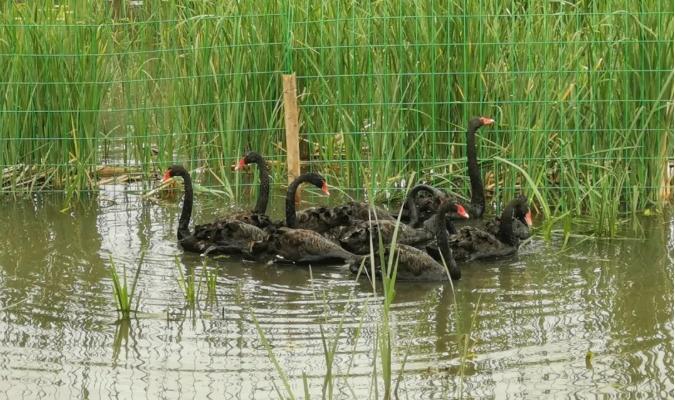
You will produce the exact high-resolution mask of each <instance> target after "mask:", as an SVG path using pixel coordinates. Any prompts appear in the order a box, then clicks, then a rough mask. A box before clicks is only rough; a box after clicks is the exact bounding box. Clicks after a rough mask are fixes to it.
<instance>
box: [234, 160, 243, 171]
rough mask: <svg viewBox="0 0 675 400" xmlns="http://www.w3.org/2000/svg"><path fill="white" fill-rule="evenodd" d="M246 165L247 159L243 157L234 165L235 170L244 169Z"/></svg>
mask: <svg viewBox="0 0 675 400" xmlns="http://www.w3.org/2000/svg"><path fill="white" fill-rule="evenodd" d="M245 166H246V160H244V159H243V158H242V159H241V160H239V161H238V162H237V165H235V166H234V170H235V171H239V170H242V169H244V167H245Z"/></svg>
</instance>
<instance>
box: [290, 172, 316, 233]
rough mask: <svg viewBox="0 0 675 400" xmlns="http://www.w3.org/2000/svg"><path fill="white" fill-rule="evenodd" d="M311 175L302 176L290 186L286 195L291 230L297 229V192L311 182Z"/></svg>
mask: <svg viewBox="0 0 675 400" xmlns="http://www.w3.org/2000/svg"><path fill="white" fill-rule="evenodd" d="M311 175H312V174H311V173H306V174H302V175H300V176H298V177H297V178H295V180H294V181H293V182H291V184H290V185H288V192H287V193H286V226H287V227H289V228H295V227H296V219H295V192H297V191H298V186H300V184H302V183H304V182H310V181H311Z"/></svg>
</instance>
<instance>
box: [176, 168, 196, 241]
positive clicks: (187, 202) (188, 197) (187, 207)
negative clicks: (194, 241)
mask: <svg viewBox="0 0 675 400" xmlns="http://www.w3.org/2000/svg"><path fill="white" fill-rule="evenodd" d="M178 176H180V177H181V178H183V188H184V192H185V194H184V197H183V210H182V211H181V213H180V218H179V219H178V240H179V241H180V240H183V239H185V238H187V237H188V236H191V235H192V234H191V233H190V218H191V217H192V202H193V197H194V195H193V194H192V179H191V178H190V174H189V173H188V172H187V171H181V172H180V173H179V174H178Z"/></svg>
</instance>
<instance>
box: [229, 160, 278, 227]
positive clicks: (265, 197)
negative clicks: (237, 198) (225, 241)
mask: <svg viewBox="0 0 675 400" xmlns="http://www.w3.org/2000/svg"><path fill="white" fill-rule="evenodd" d="M249 164H256V165H257V166H258V180H259V181H260V189H259V192H258V199H257V200H256V203H255V208H254V209H253V211H250V212H246V211H244V212H240V213H236V214H234V215H232V216H230V217H228V219H236V220H239V221H243V222H246V223H248V224H251V225H255V226H257V227H258V228H268V227H270V226H271V225H273V224H272V221H271V220H270V218H269V217H268V216H267V204H268V203H269V198H270V169H269V166H268V165H267V162H266V161H265V158H264V157H263V156H261V155H260V154H258V153H256V152H255V151H249V152H248V153H246V154H245V155H244V157H243V158H242V159H241V160H239V162H237V165H236V166H235V167H234V170H235V171H240V170H242V169H244V167H246V166H247V165H249Z"/></svg>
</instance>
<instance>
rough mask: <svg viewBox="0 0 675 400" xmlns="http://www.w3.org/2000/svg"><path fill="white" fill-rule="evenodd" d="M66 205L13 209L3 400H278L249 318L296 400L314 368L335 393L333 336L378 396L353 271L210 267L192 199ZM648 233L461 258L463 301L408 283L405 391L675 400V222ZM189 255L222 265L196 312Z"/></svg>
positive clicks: (4, 274)
mask: <svg viewBox="0 0 675 400" xmlns="http://www.w3.org/2000/svg"><path fill="white" fill-rule="evenodd" d="M277 200H278V199H275V201H276V202H278V201H277ZM196 201H197V208H198V210H197V211H199V204H200V203H199V202H200V198H199V197H197V200H196ZM61 206H62V199H60V198H58V197H55V196H37V197H35V198H33V199H27V200H18V201H16V202H14V201H10V200H9V199H7V198H5V207H4V212H3V213H2V215H1V216H0V221H1V222H0V309H2V311H0V334H1V336H0V365H2V368H0V399H18V398H49V399H52V398H64V399H66V398H67V399H70V398H83V397H84V398H111V397H115V398H125V399H126V398H131V397H132V396H133V397H134V398H146V397H147V398H218V399H221V398H277V397H278V395H277V389H275V386H276V388H278V389H279V390H280V391H282V392H283V391H284V389H283V383H282V381H281V380H280V379H279V377H278V375H277V372H276V370H275V369H274V366H273V364H272V362H271V361H270V358H269V356H268V353H267V350H266V349H265V347H264V346H263V343H262V341H261V339H260V336H259V334H258V332H257V330H256V326H255V323H254V320H253V317H252V315H255V317H256V318H257V320H258V322H259V324H260V326H261V328H262V330H263V331H264V333H265V335H266V337H267V338H268V339H269V340H270V342H271V345H272V350H273V352H274V354H275V356H276V357H277V358H278V360H279V362H280V364H281V366H282V367H283V369H284V371H285V373H286V374H288V376H289V377H290V382H291V385H292V389H293V391H294V392H295V394H296V395H298V396H299V397H302V394H303V380H302V376H303V374H305V375H306V377H307V380H308V384H309V387H310V391H311V392H312V395H313V396H312V397H321V394H322V384H323V379H324V376H325V371H326V367H325V358H324V351H323V347H322V339H321V337H322V328H323V333H324V334H325V335H326V337H327V340H329V341H332V340H334V339H335V337H336V336H338V344H337V354H336V356H335V362H334V366H333V375H334V377H335V389H334V391H335V397H337V398H358V399H362V398H367V397H368V396H371V397H373V398H376V397H381V394H382V392H381V391H380V392H379V394H378V396H376V395H375V393H374V392H373V390H374V389H373V383H372V372H373V365H374V364H373V353H374V349H375V347H376V345H377V343H376V339H375V338H376V337H377V330H378V326H379V319H380V316H381V301H380V300H381V299H380V298H376V297H373V295H372V289H371V288H370V287H369V285H368V283H367V282H365V281H363V282H359V283H356V284H355V283H354V281H353V278H352V276H351V275H350V274H349V272H348V271H346V270H344V269H342V268H341V267H316V268H314V269H313V271H312V272H313V280H310V274H309V271H308V269H306V268H299V267H288V266H267V265H255V264H250V263H246V264H241V263H237V262H231V261H229V262H228V261H214V260H212V259H207V264H206V267H203V266H202V259H200V257H199V256H196V255H189V254H188V255H184V254H183V252H182V251H181V250H180V249H179V248H178V247H177V245H176V240H175V229H176V225H177V218H178V213H179V211H180V210H179V207H178V202H177V201H171V202H165V203H160V204H157V203H153V202H142V201H141V200H140V197H139V196H138V195H136V194H129V193H125V191H124V189H123V188H122V187H114V186H109V187H108V188H107V189H106V190H105V191H104V192H102V193H101V194H100V195H99V196H98V197H96V198H94V199H93V200H91V201H86V202H84V204H83V205H80V206H78V207H76V208H75V209H73V210H71V211H70V212H68V213H65V214H64V213H60V212H59V209H60V208H61ZM209 218H210V216H209V215H205V214H201V215H200V214H198V215H197V220H198V221H206V220H208V219H209ZM643 226H644V228H645V235H646V239H645V240H613V241H607V240H588V241H582V240H580V239H573V240H572V241H571V245H572V246H573V247H572V248H570V249H568V250H566V251H564V252H562V253H561V252H560V249H561V245H562V241H561V240H560V239H554V240H553V241H552V242H550V243H545V242H544V241H543V240H541V238H535V240H534V241H533V242H531V243H530V244H529V245H527V246H526V247H525V248H523V249H522V251H521V253H520V254H519V255H518V256H515V257H513V258H510V259H508V260H502V261H497V262H490V263H474V264H465V265H463V273H462V280H461V281H459V282H456V283H455V286H454V293H453V289H452V287H451V285H450V284H408V283H403V282H401V283H399V284H398V286H397V298H396V302H395V305H394V310H393V313H392V324H393V327H394V328H393V331H394V334H395V335H396V348H395V350H394V353H395V361H394V364H395V368H394V373H395V374H398V371H399V369H400V365H401V362H402V360H403V359H404V356H405V355H406V354H408V357H407V360H406V365H405V372H404V374H403V379H402V381H401V383H400V387H399V391H398V393H399V397H401V398H420V399H428V398H439V399H445V398H450V397H459V396H460V394H461V395H462V396H463V397H464V398H485V397H488V398H571V397H583V398H587V397H593V396H598V397H610V398H627V397H629V396H634V397H638V398H649V399H651V398H667V397H671V398H672V397H673V313H672V309H673V262H672V260H671V259H670V257H669V254H672V243H673V231H672V228H671V226H672V223H671V220H669V219H664V218H653V219H650V220H649V221H643ZM143 251H146V253H147V254H146V256H145V260H144V263H143V265H142V269H141V273H140V278H139V281H138V288H139V289H138V290H139V291H140V292H141V294H142V297H141V302H140V310H141V313H140V314H138V315H137V318H135V319H132V321H131V322H130V323H126V324H116V323H115V321H116V319H117V315H116V312H115V305H114V303H113V298H112V286H111V285H112V283H111V278H110V261H109V259H110V257H112V258H113V259H114V260H115V263H116V264H117V265H118V267H119V268H120V269H121V267H122V266H123V265H126V266H127V268H128V270H134V269H135V266H136V265H137V264H138V261H139V258H140V254H141V252H143ZM176 257H177V259H178V262H179V263H180V266H181V268H183V270H184V271H188V270H189V269H190V268H192V267H196V268H197V274H198V275H200V274H201V271H202V270H203V268H210V269H213V270H215V271H217V275H218V281H217V303H215V304H206V302H205V300H204V297H205V292H204V291H203V292H202V293H201V294H200V301H199V306H198V308H196V309H195V310H194V311H191V310H190V309H188V308H186V307H185V300H184V298H183V295H182V292H181V290H180V288H179V285H178V283H177V277H178V275H179V274H178V269H177V267H176V264H175V263H176ZM128 273H129V274H130V273H131V271H128ZM16 303H18V304H16ZM341 323H342V328H340V324H341ZM589 350H590V351H591V352H592V354H593V356H592V358H591V359H590V360H588V361H587V360H586V356H587V352H588V351H589ZM375 365H376V366H377V368H378V370H380V368H381V364H380V359H379V357H378V359H377V361H376V363H375ZM379 382H381V380H380V381H379ZM380 388H381V384H380Z"/></svg>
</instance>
